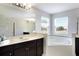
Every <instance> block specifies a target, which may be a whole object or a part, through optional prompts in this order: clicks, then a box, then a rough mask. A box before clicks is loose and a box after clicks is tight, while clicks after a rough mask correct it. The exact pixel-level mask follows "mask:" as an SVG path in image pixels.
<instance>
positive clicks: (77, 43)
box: [75, 38, 79, 56]
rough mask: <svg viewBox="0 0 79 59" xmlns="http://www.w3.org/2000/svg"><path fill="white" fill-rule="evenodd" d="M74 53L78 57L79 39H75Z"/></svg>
mask: <svg viewBox="0 0 79 59" xmlns="http://www.w3.org/2000/svg"><path fill="white" fill-rule="evenodd" d="M75 53H76V56H79V38H75Z"/></svg>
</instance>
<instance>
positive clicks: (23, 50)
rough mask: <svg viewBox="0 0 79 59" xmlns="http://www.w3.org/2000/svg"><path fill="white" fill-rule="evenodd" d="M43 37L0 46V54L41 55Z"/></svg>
mask: <svg viewBox="0 0 79 59" xmlns="http://www.w3.org/2000/svg"><path fill="white" fill-rule="evenodd" d="M43 40H44V39H43V38H40V39H36V40H32V41H28V42H23V43H18V44H14V45H9V46H4V47H0V56H41V55H42V54H43Z"/></svg>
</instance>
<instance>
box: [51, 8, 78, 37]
mask: <svg viewBox="0 0 79 59" xmlns="http://www.w3.org/2000/svg"><path fill="white" fill-rule="evenodd" d="M78 12H79V9H73V10H69V11H65V12H61V13H57V14H53V16H52V20H53V21H52V23H53V22H54V19H55V18H57V17H64V16H68V32H69V33H68V34H69V35H70V36H71V35H72V33H76V32H77V19H78V17H79V13H78ZM53 25H54V23H53ZM52 28H54V27H52Z"/></svg>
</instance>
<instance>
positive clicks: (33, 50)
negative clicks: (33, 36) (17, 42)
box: [28, 40, 37, 56]
mask: <svg viewBox="0 0 79 59" xmlns="http://www.w3.org/2000/svg"><path fill="white" fill-rule="evenodd" d="M28 47H29V56H36V53H37V52H36V40H33V41H29V44H28Z"/></svg>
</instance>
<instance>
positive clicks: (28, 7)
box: [13, 3, 32, 10]
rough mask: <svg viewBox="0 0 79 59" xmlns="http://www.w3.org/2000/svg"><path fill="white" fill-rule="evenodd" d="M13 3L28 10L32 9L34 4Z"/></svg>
mask: <svg viewBox="0 0 79 59" xmlns="http://www.w3.org/2000/svg"><path fill="white" fill-rule="evenodd" d="M13 5H15V6H17V7H20V8H23V9H26V10H30V9H31V8H32V4H31V3H13Z"/></svg>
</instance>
